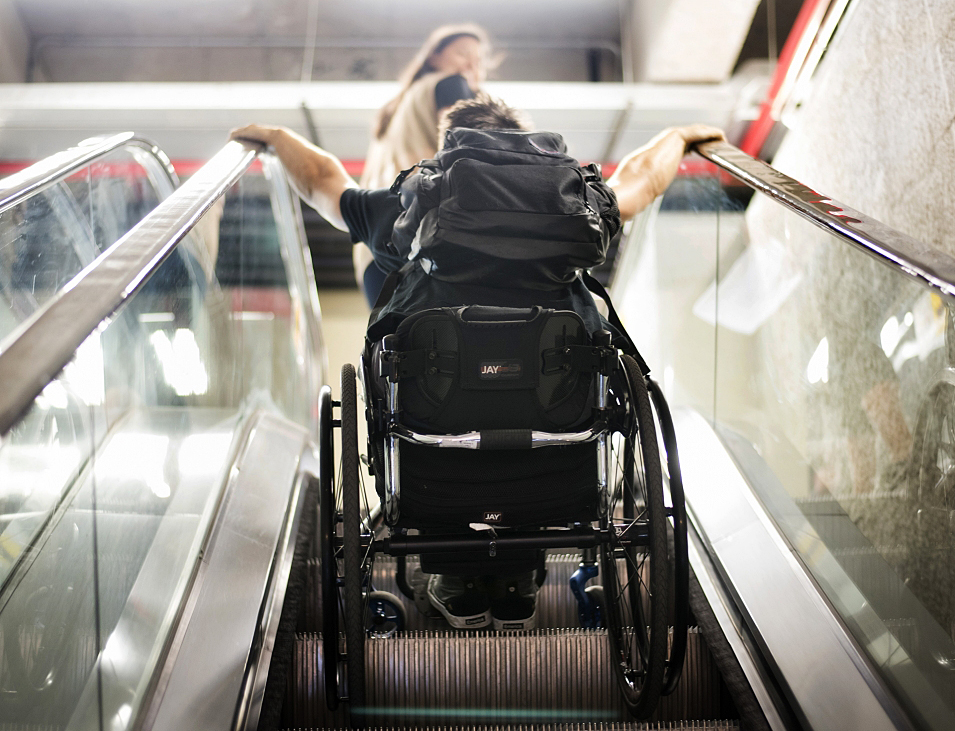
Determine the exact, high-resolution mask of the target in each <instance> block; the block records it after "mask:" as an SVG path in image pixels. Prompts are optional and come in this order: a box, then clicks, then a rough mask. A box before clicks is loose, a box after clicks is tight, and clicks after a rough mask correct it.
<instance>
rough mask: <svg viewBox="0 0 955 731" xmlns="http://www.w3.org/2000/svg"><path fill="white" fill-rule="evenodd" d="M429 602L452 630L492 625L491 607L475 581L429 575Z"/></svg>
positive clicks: (482, 590) (484, 592)
mask: <svg viewBox="0 0 955 731" xmlns="http://www.w3.org/2000/svg"><path fill="white" fill-rule="evenodd" d="M428 601H430V602H431V606H433V607H434V608H435V609H437V610H438V611H439V612H441V614H442V615H443V616H444V618H445V619H446V620H447V621H448V624H450V625H451V626H452V627H454V628H455V629H482V628H484V627H488V626H490V624H491V605H490V602H489V601H488V597H487V592H486V591H485V590H484V586H483V585H482V584H481V583H480V582H479V581H478V580H477V579H471V578H462V577H460V576H448V575H442V574H432V575H431V578H430V579H429V580H428Z"/></svg>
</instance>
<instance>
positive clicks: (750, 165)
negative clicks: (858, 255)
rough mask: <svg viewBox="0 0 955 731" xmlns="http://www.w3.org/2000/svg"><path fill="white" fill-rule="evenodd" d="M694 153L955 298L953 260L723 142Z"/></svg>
mask: <svg viewBox="0 0 955 731" xmlns="http://www.w3.org/2000/svg"><path fill="white" fill-rule="evenodd" d="M693 149H695V150H696V151H697V152H698V153H699V154H700V155H702V156H703V157H705V158H706V159H707V160H709V161H710V162H712V163H714V164H715V165H717V166H718V167H720V168H722V169H723V170H725V171H726V172H728V173H729V174H730V175H732V176H733V177H734V178H737V179H738V180H740V181H742V182H743V183H745V184H746V185H748V186H749V187H751V188H753V189H754V190H758V191H760V192H761V193H765V194H766V195H768V196H770V197H772V198H774V199H775V200H776V201H778V202H779V203H781V204H782V205H784V206H786V207H787V208H789V209H790V210H792V211H795V212H796V213H798V214H799V215H801V216H802V217H804V218H806V219H808V220H809V221H811V222H812V223H814V224H816V225H817V226H819V227H821V228H823V229H825V230H827V231H829V232H831V233H833V234H835V235H836V236H838V237H839V238H840V239H841V240H843V241H846V242H848V243H850V244H852V245H853V246H855V247H857V248H859V249H861V250H862V251H864V252H866V253H867V254H869V255H870V256H873V257H875V258H876V259H878V260H879V261H881V262H883V263H885V264H887V265H888V266H890V267H892V268H893V269H895V270H897V271H900V272H901V273H903V274H905V275H907V276H908V277H911V278H913V279H915V280H916V281H918V282H921V283H922V284H924V285H928V286H929V287H931V288H932V289H934V290H936V291H938V292H939V293H940V294H942V295H945V296H948V297H955V258H953V257H951V256H949V255H948V254H946V253H945V252H943V251H941V250H939V249H937V248H935V247H934V246H931V245H929V244H926V243H925V242H923V241H919V240H918V239H915V238H913V237H911V236H909V235H907V234H904V233H902V232H901V231H897V230H895V229H894V228H892V227H891V226H887V225H886V224H884V223H882V222H881V221H877V220H876V219H874V218H872V217H871V216H867V215H866V214H864V213H860V212H859V211H856V210H854V209H852V208H850V207H849V206H846V205H844V204H842V203H840V202H839V201H837V200H835V199H833V198H829V197H828V196H826V195H824V194H822V193H819V192H817V191H815V190H813V189H812V188H810V187H808V186H806V185H804V184H802V183H800V182H799V181H798V180H795V179H793V178H790V177H789V176H788V175H786V174H784V173H781V172H779V171H778V170H776V169H775V168H773V167H772V166H770V165H768V164H766V163H765V162H763V161H762V160H758V159H756V158H753V157H750V156H749V155H747V154H746V153H745V152H743V151H742V150H740V149H739V148H737V147H734V146H733V145H731V144H729V143H727V142H720V141H714V142H703V143H700V144H697V145H696V146H695V147H694V148H693Z"/></svg>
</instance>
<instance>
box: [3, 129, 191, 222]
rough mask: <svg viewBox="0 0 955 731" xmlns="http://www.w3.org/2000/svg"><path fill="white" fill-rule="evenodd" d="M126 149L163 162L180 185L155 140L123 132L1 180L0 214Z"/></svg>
mask: <svg viewBox="0 0 955 731" xmlns="http://www.w3.org/2000/svg"><path fill="white" fill-rule="evenodd" d="M123 147H138V148H141V149H143V150H145V151H146V152H147V153H149V154H150V155H151V156H152V157H153V158H155V159H156V161H157V162H158V163H159V165H160V167H161V168H162V170H163V172H164V173H165V174H166V176H167V177H168V178H169V182H170V183H171V185H172V187H173V188H176V187H177V186H178V185H179V178H178V176H177V175H176V170H175V168H174V167H173V165H172V162H171V161H170V160H169V157H168V156H167V155H166V153H165V152H163V151H162V150H161V149H160V148H159V147H158V146H157V145H156V143H154V142H153V141H152V140H149V139H147V138H146V137H141V136H139V135H137V134H136V133H135V132H120V133H118V134H115V135H110V136H109V137H100V138H94V139H91V140H88V141H86V142H81V143H80V144H79V145H77V146H76V147H70V148H69V149H67V150H63V151H61V152H57V153H55V154H53V155H50V156H49V157H45V158H43V159H42V160H40V161H39V162H35V163H34V164H33V165H30V166H29V167H27V168H24V169H23V170H20V171H18V172H16V173H13V174H12V175H8V176H7V177H5V178H2V179H0V213H3V212H4V211H5V210H7V209H8V208H12V207H13V206H15V205H18V204H19V203H22V202H23V201H25V200H26V199H27V198H29V197H30V196H33V195H36V194H37V193H39V192H40V191H42V190H44V189H46V188H49V187H50V186H51V185H55V184H56V183H59V182H60V181H62V180H64V179H66V178H68V177H69V176H70V175H72V174H73V173H75V172H76V171H77V170H80V169H82V168H83V167H85V166H87V165H89V164H91V163H93V162H95V161H96V160H97V159H98V158H101V157H104V156H106V155H108V154H110V153H111V152H114V151H116V150H118V149H120V148H123Z"/></svg>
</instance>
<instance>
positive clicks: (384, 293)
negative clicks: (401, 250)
mask: <svg viewBox="0 0 955 731" xmlns="http://www.w3.org/2000/svg"><path fill="white" fill-rule="evenodd" d="M414 265H415V262H414V261H409V262H408V263H407V264H405V265H404V266H403V267H401V269H395V270H393V271H390V272H388V276H386V277H385V281H384V282H383V283H382V285H381V291H380V292H379V293H378V299H376V300H375V306H374V307H372V308H371V314H370V315H369V316H368V322H377V321H378V313H379V312H381V309H382V308H383V307H384V306H385V305H387V304H388V302H390V301H391V298H392V296H393V295H394V293H395V290H396V289H397V288H398V282H400V281H401V278H402V277H403V276H404V275H405V274H407V273H408V270H410V269H411V267H413V266H414Z"/></svg>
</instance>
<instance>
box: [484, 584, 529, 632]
mask: <svg viewBox="0 0 955 731" xmlns="http://www.w3.org/2000/svg"><path fill="white" fill-rule="evenodd" d="M484 579H485V583H486V584H487V587H488V594H489V595H490V599H491V616H492V618H493V621H494V629H496V630H527V629H535V628H536V627H537V582H536V581H535V572H534V571H530V572H526V573H523V574H517V575H514V576H486V577H484Z"/></svg>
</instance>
